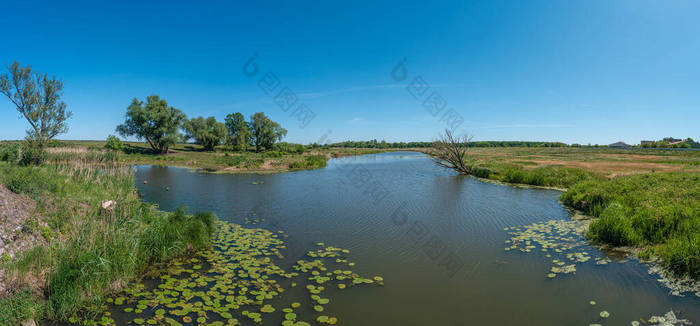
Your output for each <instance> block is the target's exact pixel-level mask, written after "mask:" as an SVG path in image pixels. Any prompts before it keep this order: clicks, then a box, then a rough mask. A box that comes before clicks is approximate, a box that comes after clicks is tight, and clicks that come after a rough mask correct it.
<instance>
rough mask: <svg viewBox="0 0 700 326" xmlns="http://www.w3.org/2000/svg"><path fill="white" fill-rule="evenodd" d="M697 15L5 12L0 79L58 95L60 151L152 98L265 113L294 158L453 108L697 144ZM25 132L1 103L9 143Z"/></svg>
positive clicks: (212, 8)
mask: <svg viewBox="0 0 700 326" xmlns="http://www.w3.org/2000/svg"><path fill="white" fill-rule="evenodd" d="M698 12H700V2H697V1H608V0H606V1H527V2H526V1H482V2H469V1H430V2H425V1H420V2H407V1H396V2H383V1H382V2H378V1H368V2H365V1H348V2H343V3H341V2H337V1H318V2H300V1H288V2H266V1H245V2H244V1H237V2H233V1H223V2H219V3H216V2H205V1H202V2H196V5H193V2H180V1H134V2H127V1H121V2H118V3H117V2H114V3H103V2H101V1H85V2H70V1H65V2H51V3H49V2H47V3H46V4H42V3H39V2H34V1H16V2H15V1H3V5H2V10H1V11H0V27H2V31H3V40H2V42H0V64H2V65H3V66H5V65H8V64H10V63H11V62H12V61H13V60H18V61H20V62H21V63H23V64H31V65H32V66H33V67H34V68H35V69H36V70H39V71H42V72H47V73H49V74H51V75H56V76H58V77H59V78H60V79H61V80H63V82H64V84H65V101H66V103H67V104H68V107H69V108H70V109H71V110H72V111H73V113H74V118H73V119H71V120H70V131H69V132H68V133H67V134H65V135H62V136H61V137H60V138H62V139H104V138H105V137H106V136H107V135H108V134H110V133H115V132H114V128H115V126H116V125H117V124H119V123H121V122H122V121H123V120H124V112H125V109H126V107H127V106H128V105H129V103H130V101H131V99H132V98H134V97H137V98H139V99H143V98H145V97H146V96H147V95H150V94H158V95H160V96H161V97H163V98H165V99H166V100H168V102H169V103H170V104H171V105H172V106H174V107H176V108H178V109H181V110H183V111H184V112H185V113H186V114H187V115H188V116H198V115H202V116H205V117H206V116H212V115H213V116H215V117H217V119H219V120H223V118H224V117H225V115H226V114H228V113H232V112H242V113H243V114H244V115H246V116H250V115H251V114H253V113H255V112H259V111H263V112H265V113H266V114H268V115H269V116H270V117H271V118H272V119H273V120H276V121H279V122H280V123H281V124H282V125H283V126H285V127H286V128H287V129H288V130H289V133H288V136H287V139H286V140H287V141H292V142H302V143H309V142H313V141H316V140H318V139H320V138H322V137H323V136H324V134H327V139H330V140H331V141H342V140H349V139H354V140H358V139H363V140H364V139H372V138H376V139H385V140H387V141H429V140H432V139H434V138H435V137H436V136H437V135H438V133H440V131H441V130H442V129H443V128H445V126H446V122H445V121H441V120H440V118H441V116H442V114H443V113H445V112H447V110H448V109H450V108H453V109H454V112H457V113H458V114H459V116H461V117H462V118H463V119H464V123H462V124H461V125H460V126H459V129H460V130H462V131H468V132H469V133H471V134H473V135H474V139H477V140H539V141H563V142H567V143H574V142H578V143H583V144H586V143H593V144H594V143H601V144H607V143H612V142H615V141H618V140H623V141H627V142H629V143H638V142H639V140H640V139H659V138H662V137H666V136H674V137H683V138H685V137H693V138H694V139H698V138H700V134H699V133H698V130H699V129H700V128H698V127H697V125H698V116H699V113H700V59H699V58H700V57H699V56H698V54H699V53H700V33H698V32H700V20H699V19H697V13H698ZM254 54H257V57H256V58H255V64H257V65H258V70H259V71H258V73H257V74H256V75H254V76H251V77H249V76H247V75H245V74H244V73H243V69H242V67H243V64H244V63H245V62H246V61H247V60H248V59H249V58H250V57H251V56H253V55H254ZM404 59H405V61H404V67H405V68H406V72H407V74H406V79H404V80H398V81H397V80H395V79H394V78H392V70H393V69H394V68H395V66H396V65H397V63H399V62H401V61H402V60H404ZM267 72H270V73H272V74H274V76H276V77H277V78H278V80H279V82H280V83H279V87H278V88H277V89H275V92H276V91H278V90H280V89H281V88H282V87H288V88H289V90H291V91H293V92H294V94H296V95H297V98H298V100H297V103H296V104H304V105H306V106H307V107H308V108H309V110H311V111H313V112H314V114H315V118H314V119H313V120H311V121H310V122H308V124H307V125H306V126H305V127H304V128H301V127H300V122H299V119H298V118H297V117H296V116H294V115H292V114H290V113H291V112H293V110H294V109H292V110H289V111H287V112H285V111H284V110H282V109H281V108H280V107H279V106H277V104H275V102H274V100H273V98H272V97H270V96H268V95H267V94H266V93H265V92H264V91H263V90H262V89H261V88H260V87H259V86H258V83H259V81H260V79H261V78H262V77H263V75H264V74H265V73H267ZM419 76H420V78H422V79H423V80H424V81H425V83H427V85H428V86H429V87H430V88H429V90H428V91H427V92H426V93H425V94H432V92H433V91H436V92H438V94H440V96H441V97H442V98H443V99H444V102H445V103H446V106H445V107H444V109H443V110H442V111H441V112H440V114H438V115H436V116H435V117H434V116H433V115H431V114H430V113H429V112H428V111H427V110H426V109H424V107H423V106H422V100H423V99H421V100H417V99H416V98H414V96H413V95H412V94H411V93H410V92H409V91H408V90H407V88H406V86H407V85H408V84H409V83H411V82H412V81H413V80H414V78H417V77H419ZM452 116H453V117H454V115H452ZM26 128H27V124H26V122H25V121H24V120H22V119H19V114H18V113H17V111H16V110H15V108H14V107H13V106H12V105H11V103H10V102H9V101H8V100H7V99H5V98H0V139H17V138H21V137H23V136H24V130H25V129H26ZM328 131H330V134H328Z"/></svg>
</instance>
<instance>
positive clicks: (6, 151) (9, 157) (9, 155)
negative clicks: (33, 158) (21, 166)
mask: <svg viewBox="0 0 700 326" xmlns="http://www.w3.org/2000/svg"><path fill="white" fill-rule="evenodd" d="M18 160H19V145H18V144H7V145H3V146H2V147H0V161H5V162H9V163H17V161H18Z"/></svg>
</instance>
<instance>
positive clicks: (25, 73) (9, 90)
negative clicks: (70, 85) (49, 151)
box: [0, 61, 72, 149]
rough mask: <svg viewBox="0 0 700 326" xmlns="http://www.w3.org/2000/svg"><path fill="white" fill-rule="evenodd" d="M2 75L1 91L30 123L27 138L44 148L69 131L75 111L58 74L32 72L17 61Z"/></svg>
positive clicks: (0, 80)
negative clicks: (65, 97) (64, 100)
mask: <svg viewBox="0 0 700 326" xmlns="http://www.w3.org/2000/svg"><path fill="white" fill-rule="evenodd" d="M7 70H8V72H6V73H3V74H0V93H2V94H4V95H5V96H6V97H7V98H8V99H10V101H11V102H12V104H14V105H15V107H16V108H17V111H19V113H20V114H21V115H22V116H23V117H24V119H25V120H27V122H29V126H30V129H28V130H27V140H29V141H30V142H31V143H32V145H33V146H38V147H39V148H40V149H43V148H44V146H45V145H46V143H47V142H48V141H49V140H51V139H53V138H54V137H56V136H58V135H60V134H63V133H66V132H68V124H67V123H66V120H68V119H69V118H70V117H71V116H72V113H71V112H70V111H67V110H66V103H65V102H63V100H62V99H61V98H62V97H63V83H62V82H61V81H60V80H57V79H56V77H55V76H52V77H50V78H49V76H48V75H47V74H45V73H44V74H42V73H39V72H34V71H32V67H31V66H29V65H28V66H26V67H22V66H20V64H19V62H17V61H15V62H13V63H12V64H11V65H10V66H8V67H7Z"/></svg>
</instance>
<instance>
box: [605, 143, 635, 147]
mask: <svg viewBox="0 0 700 326" xmlns="http://www.w3.org/2000/svg"><path fill="white" fill-rule="evenodd" d="M608 147H610V148H630V147H632V146H630V145H629V144H627V143H625V142H622V141H619V142H617V143H612V144H610V145H608Z"/></svg>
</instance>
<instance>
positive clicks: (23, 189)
mask: <svg viewBox="0 0 700 326" xmlns="http://www.w3.org/2000/svg"><path fill="white" fill-rule="evenodd" d="M0 173H1V174H0V183H2V184H4V185H5V187H7V189H9V190H10V191H12V192H14V193H18V194H21V193H23V194H27V195H28V196H30V197H32V198H38V196H39V195H41V194H44V193H45V192H46V191H49V192H51V191H56V190H57V189H58V188H59V185H60V179H59V178H55V177H52V176H51V175H49V174H48V173H47V172H46V171H45V170H44V169H41V168H36V167H31V166H28V167H26V168H17V167H11V166H3V167H2V168H0Z"/></svg>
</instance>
